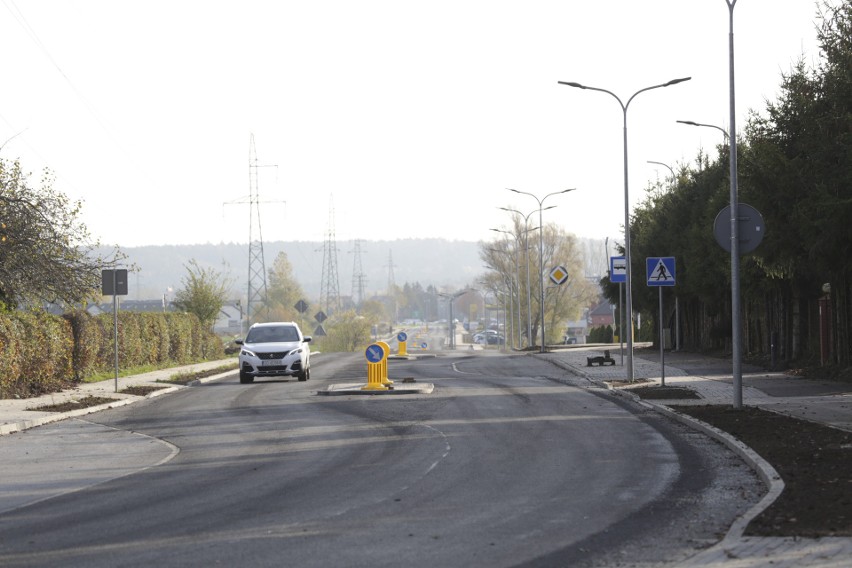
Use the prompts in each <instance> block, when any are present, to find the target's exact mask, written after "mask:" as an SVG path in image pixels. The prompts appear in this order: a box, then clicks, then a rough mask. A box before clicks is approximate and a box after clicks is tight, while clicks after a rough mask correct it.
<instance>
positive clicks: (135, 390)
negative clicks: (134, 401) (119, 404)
mask: <svg viewBox="0 0 852 568" xmlns="http://www.w3.org/2000/svg"><path fill="white" fill-rule="evenodd" d="M167 388H169V387H154V386H145V385H136V386H132V387H126V388H123V389H121V394H132V395H135V396H148V395H149V394H151V393H152V392H156V391H158V390H163V389H167Z"/></svg>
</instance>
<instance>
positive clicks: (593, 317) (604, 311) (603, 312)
mask: <svg viewBox="0 0 852 568" xmlns="http://www.w3.org/2000/svg"><path fill="white" fill-rule="evenodd" d="M614 313H615V310H614V309H613V306H612V304H610V303H609V301H608V300H604V301H603V302H600V303H599V304H597V305H595V306H592V308H591V309H590V310H589V318H588V321H589V327H601V326H604V327H605V326H608V325H612V324H613V323H614V322H615V319H614V317H613V316H614Z"/></svg>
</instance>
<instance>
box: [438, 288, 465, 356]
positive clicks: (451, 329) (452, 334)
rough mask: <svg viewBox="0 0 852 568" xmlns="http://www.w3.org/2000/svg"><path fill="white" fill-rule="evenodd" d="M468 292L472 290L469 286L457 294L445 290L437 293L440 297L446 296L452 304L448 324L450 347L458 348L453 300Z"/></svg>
mask: <svg viewBox="0 0 852 568" xmlns="http://www.w3.org/2000/svg"><path fill="white" fill-rule="evenodd" d="M468 292H470V290H469V289H468V288H465V289H464V290H462V291H461V292H456V293H455V294H446V293H444V292H438V293H437V294H438V295H439V296H440V297H442V298H446V299H447V301H448V303H449V305H450V306H449V307H450V320H449V323H448V324H447V332H448V335H449V339H450V349H455V348H456V325H455V322H453V318H454V316H453V302H455V301H456V300H457V299H458V298H460V297H461V296H464V295H465V294H467V293H468Z"/></svg>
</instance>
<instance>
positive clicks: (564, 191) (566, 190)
mask: <svg viewBox="0 0 852 568" xmlns="http://www.w3.org/2000/svg"><path fill="white" fill-rule="evenodd" d="M569 191H577V188H576V187H572V188H571V189H563V190H562V191H560V192H559V193H568V192H569Z"/></svg>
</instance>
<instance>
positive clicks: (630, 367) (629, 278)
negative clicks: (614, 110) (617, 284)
mask: <svg viewBox="0 0 852 568" xmlns="http://www.w3.org/2000/svg"><path fill="white" fill-rule="evenodd" d="M691 78H692V77H682V78H680V79H672V80H671V81H669V82H667V83H661V84H659V85H653V86H651V87H645V88H644V89H639V90H638V91H636V92H635V93H633V94H632V95H631V96H630V98H629V99H627V104H625V103H623V102H622V101H621V99H620V98H618V95H616V94H615V93H613V92H612V91H608V90H606V89H601V88H598V87H588V86H586V85H582V84H580V83H575V82H567V81H559V84H560V85H568V86H569V87H575V88H577V89H588V90H590V91H600V92H602V93H606V94H608V95H610V96H612V98H614V99H615V100H616V101H618V104H619V105H620V106H621V111H622V115H623V119H624V128H623V131H624V248H625V250H624V260H625V263H626V264H627V270H626V271H625V272H626V273H625V284H626V286H627V294H626V295H627V319H628V322H629V324H630V325H629V326H628V327H629V329H628V331H627V380H628V381H630V382H633V288H632V285H633V269H632V267H631V258H630V200H629V192H628V183H627V108H628V107H629V106H630V103H631V102H632V101H633V99H634V98H636V95H638V94H639V93H644V92H645V91H650V90H651V89H659V88H661V87H670V86H672V85H677V84H678V83H683V82H684V81H689V80H690V79H691Z"/></svg>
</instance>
